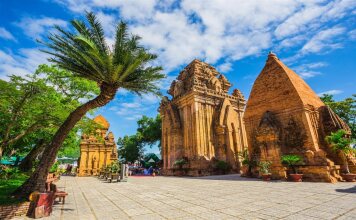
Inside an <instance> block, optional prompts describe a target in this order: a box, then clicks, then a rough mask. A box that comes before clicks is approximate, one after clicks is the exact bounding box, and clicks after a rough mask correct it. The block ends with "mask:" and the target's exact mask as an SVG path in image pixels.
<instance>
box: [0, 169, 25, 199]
mask: <svg viewBox="0 0 356 220" xmlns="http://www.w3.org/2000/svg"><path fill="white" fill-rule="evenodd" d="M27 179H28V175H26V174H23V173H18V174H16V175H14V176H13V177H12V178H11V179H8V180H5V179H0V205H10V204H16V203H20V202H23V201H25V200H26V199H18V198H12V197H11V193H13V192H14V191H15V190H16V189H17V188H18V187H19V186H21V185H22V184H23V183H24V182H25V181H26V180H27Z"/></svg>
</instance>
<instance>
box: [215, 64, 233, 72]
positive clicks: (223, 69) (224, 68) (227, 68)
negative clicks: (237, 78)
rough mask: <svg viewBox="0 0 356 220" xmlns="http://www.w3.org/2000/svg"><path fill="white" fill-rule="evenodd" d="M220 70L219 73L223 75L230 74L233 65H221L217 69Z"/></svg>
mask: <svg viewBox="0 0 356 220" xmlns="http://www.w3.org/2000/svg"><path fill="white" fill-rule="evenodd" d="M216 68H217V69H218V71H220V72H221V73H226V72H229V71H230V70H231V69H232V64H231V63H229V62H226V63H223V64H220V65H219V66H217V67H216Z"/></svg>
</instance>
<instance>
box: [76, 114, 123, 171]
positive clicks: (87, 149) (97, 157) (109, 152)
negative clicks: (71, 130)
mask: <svg viewBox="0 0 356 220" xmlns="http://www.w3.org/2000/svg"><path fill="white" fill-rule="evenodd" d="M94 121H95V122H96V123H98V124H99V125H100V126H101V128H100V129H97V130H96V135H95V136H94V135H93V134H91V135H87V134H83V135H82V137H81V142H80V158H79V169H78V175H79V176H90V175H97V174H98V173H99V171H100V169H101V168H102V167H103V166H107V165H110V164H111V163H112V162H115V161H117V160H118V154H117V148H116V144H115V140H114V135H113V133H112V132H111V131H110V132H109V133H108V130H109V127H110V124H109V122H107V120H106V119H105V118H104V117H103V116H102V115H99V116H97V117H95V118H94Z"/></svg>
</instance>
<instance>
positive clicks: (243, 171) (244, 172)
mask: <svg viewBox="0 0 356 220" xmlns="http://www.w3.org/2000/svg"><path fill="white" fill-rule="evenodd" d="M240 172H241V176H247V172H248V167H247V166H242V167H241V171H240Z"/></svg>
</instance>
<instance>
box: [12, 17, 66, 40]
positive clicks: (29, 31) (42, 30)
mask: <svg viewBox="0 0 356 220" xmlns="http://www.w3.org/2000/svg"><path fill="white" fill-rule="evenodd" d="M15 25H17V26H18V27H20V28H21V29H22V30H23V31H24V33H25V34H26V35H27V36H29V37H31V38H33V39H41V38H42V37H43V35H44V34H47V32H50V31H52V30H53V26H54V25H58V26H67V22H66V21H64V20H61V19H56V18H50V17H42V18H30V17H25V18H23V19H21V20H20V21H19V22H16V23H15Z"/></svg>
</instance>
